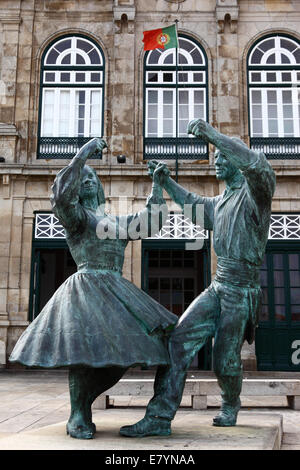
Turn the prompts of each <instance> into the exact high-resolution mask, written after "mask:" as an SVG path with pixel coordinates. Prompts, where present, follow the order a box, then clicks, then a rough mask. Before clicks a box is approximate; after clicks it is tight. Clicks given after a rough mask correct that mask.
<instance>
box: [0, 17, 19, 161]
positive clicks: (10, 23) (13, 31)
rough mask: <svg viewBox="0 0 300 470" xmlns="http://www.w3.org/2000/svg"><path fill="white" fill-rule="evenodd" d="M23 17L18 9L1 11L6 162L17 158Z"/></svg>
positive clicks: (0, 152) (0, 114)
mask: <svg viewBox="0 0 300 470" xmlns="http://www.w3.org/2000/svg"><path fill="white" fill-rule="evenodd" d="M20 22H21V18H20V16H19V14H18V12H17V11H14V12H11V13H7V11H6V12H4V11H3V12H0V24H1V42H2V54H1V56H0V60H1V67H0V70H1V72H0V156H1V157H4V158H5V161H6V162H9V163H11V162H14V161H15V159H16V138H17V135H18V133H17V130H16V128H15V126H14V124H15V99H16V81H17V58H18V42H19V27H20Z"/></svg>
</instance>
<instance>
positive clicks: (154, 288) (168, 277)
mask: <svg viewBox="0 0 300 470" xmlns="http://www.w3.org/2000/svg"><path fill="white" fill-rule="evenodd" d="M209 284H210V261H209V245H208V242H207V241H205V244H204V247H203V249H201V250H185V242H184V241H178V240H176V241H175V240H174V241H173V240H164V241H153V240H149V241H148V240H143V244H142V289H143V290H145V291H146V292H147V293H148V294H149V295H150V296H151V297H153V298H154V299H155V300H157V302H159V303H160V304H162V305H163V306H164V307H166V308H167V309H168V310H170V311H171V312H172V313H174V314H175V315H177V316H178V317H180V316H181V315H182V314H183V312H184V311H185V310H186V309H187V307H188V306H189V305H190V304H191V303H192V301H193V300H194V299H195V298H196V297H197V296H198V295H199V294H200V293H201V292H202V291H203V290H204V289H205V288H206V287H207V286H208V285H209ZM191 368H194V369H195V368H197V369H201V370H210V369H211V340H210V341H208V342H207V344H206V346H205V347H203V348H202V349H201V350H200V351H199V353H198V355H197V357H196V358H195V359H194V361H193V363H192V365H191Z"/></svg>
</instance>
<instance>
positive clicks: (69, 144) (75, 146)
mask: <svg viewBox="0 0 300 470" xmlns="http://www.w3.org/2000/svg"><path fill="white" fill-rule="evenodd" d="M92 138H93V137H40V138H39V140H38V151H37V158H49V159H50V158H73V157H74V156H75V155H76V153H77V152H78V150H79V149H80V147H82V146H83V145H84V144H86V143H87V142H88V141H89V140H91V139H92ZM93 158H95V159H101V158H102V154H100V153H99V154H97V156H95V157H93Z"/></svg>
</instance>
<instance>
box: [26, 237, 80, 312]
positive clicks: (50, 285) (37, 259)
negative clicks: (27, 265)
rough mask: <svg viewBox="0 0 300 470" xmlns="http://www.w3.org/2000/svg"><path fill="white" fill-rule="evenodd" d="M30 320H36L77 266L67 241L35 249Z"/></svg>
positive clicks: (35, 247)
mask: <svg viewBox="0 0 300 470" xmlns="http://www.w3.org/2000/svg"><path fill="white" fill-rule="evenodd" d="M32 260H33V262H32V273H31V296H30V309H29V319H30V320H31V321H32V320H34V319H35V318H36V317H37V315H38V314H39V313H40V311H41V310H42V309H43V307H44V306H45V305H46V303H47V302H48V300H49V299H50V298H51V297H52V295H53V294H54V292H55V291H56V290H57V289H58V288H59V286H60V285H61V284H62V283H63V282H64V281H65V280H66V279H67V278H68V277H69V276H71V275H72V274H73V273H75V272H76V270H77V268H76V264H75V262H74V260H73V258H72V256H71V253H70V251H69V249H68V247H67V244H66V242H65V241H63V240H61V241H59V242H56V243H54V242H52V243H51V242H50V243H49V242H47V247H45V246H43V247H39V246H34V247H33V257H32Z"/></svg>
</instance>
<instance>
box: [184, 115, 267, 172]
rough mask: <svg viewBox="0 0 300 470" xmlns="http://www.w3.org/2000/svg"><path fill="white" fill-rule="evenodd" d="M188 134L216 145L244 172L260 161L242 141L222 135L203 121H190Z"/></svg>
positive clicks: (255, 153)
mask: <svg viewBox="0 0 300 470" xmlns="http://www.w3.org/2000/svg"><path fill="white" fill-rule="evenodd" d="M188 134H193V135H194V136H196V137H201V138H202V139H203V140H205V141H206V142H210V143H212V144H214V145H215V146H216V147H217V148H218V149H219V150H220V151H221V153H223V154H224V155H225V156H226V158H228V160H229V161H230V162H231V163H232V164H233V165H234V166H236V167H237V168H239V169H240V170H242V171H244V170H246V169H247V168H248V167H249V166H250V165H252V164H253V163H255V162H256V161H257V160H258V155H259V154H258V153H257V152H254V151H253V150H251V149H249V148H248V147H247V146H246V144H244V143H243V142H242V141H240V142H239V139H232V138H231V137H228V136H227V135H224V134H221V132H219V131H217V130H216V129H214V127H212V126H211V125H210V124H208V122H206V121H203V120H202V119H194V120H193V121H190V123H189V125H188Z"/></svg>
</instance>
